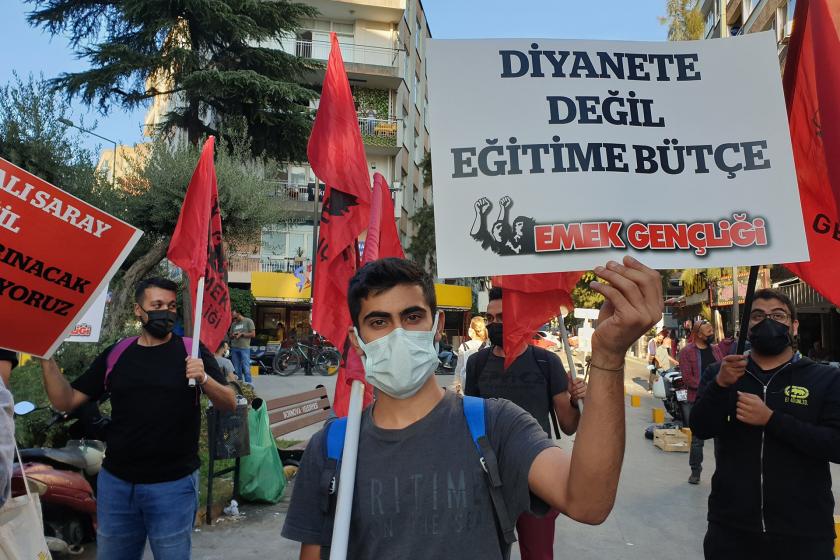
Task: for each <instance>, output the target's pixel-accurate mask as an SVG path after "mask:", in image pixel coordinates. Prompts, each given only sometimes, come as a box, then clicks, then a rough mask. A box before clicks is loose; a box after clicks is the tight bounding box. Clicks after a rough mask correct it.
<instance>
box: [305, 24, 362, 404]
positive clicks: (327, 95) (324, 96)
mask: <svg viewBox="0 0 840 560" xmlns="http://www.w3.org/2000/svg"><path fill="white" fill-rule="evenodd" d="M330 40H331V43H332V45H331V49H330V59H329V62H328V63H327V72H326V75H325V77H324V88H323V90H322V93H321V101H320V103H319V106H318V113H317V115H316V116H315V124H314V125H313V127H312V135H311V136H310V137H309V145H308V147H307V155H308V158H309V163H310V165H312V169H313V170H314V171H315V175H317V177H318V178H319V179H320V180H322V181H324V183H326V185H327V189H326V193H325V196H324V205H323V209H322V210H321V218H320V230H319V232H318V251H317V254H316V255H315V259H316V261H315V263H316V264H315V282H314V286H313V292H312V293H313V309H312V326H313V328H314V329H315V330H316V331H318V332H319V333H320V334H321V335H322V336H324V337H325V338H326V339H327V340H329V341H330V342H332V343H333V344H334V345H335V347H336V348H338V349H339V350H340V351H341V352H342V355H343V356H344V359H345V366H346V365H347V361H348V358H349V354H350V352H348V344H347V330H348V329H349V327H350V325H352V321H351V319H350V312H349V310H348V309H347V285H348V284H349V282H350V278H352V276H353V274H354V273H355V272H356V264H357V261H358V256H357V255H358V249H357V245H356V238H357V237H358V235H359V234H360V233H361V232H362V231H363V230H364V229H365V227H367V225H368V224H367V222H368V216H369V212H370V196H371V195H370V176H369V175H368V168H367V159H366V158H365V148H364V143H363V142H362V134H361V130H360V128H359V120H358V116H357V115H356V108H355V106H354V104H353V95H352V93H351V92H350V82H349V81H348V80H347V73H346V72H345V70H344V62H343V60H342V58H341V49H340V48H339V45H338V39H337V37H336V35H335V33H332V34H330ZM350 359H352V358H350ZM344 369H345V368H341V369H340V370H339V380H338V384H337V389H336V396H335V398H334V399H333V409H334V410H335V411H336V413H337V414H339V415H346V414H347V395H346V394H344V391H343V390H340V389H339V388H343V387H344V385H345V384H344V383H342V379H343V378H344V377H345V372H344Z"/></svg>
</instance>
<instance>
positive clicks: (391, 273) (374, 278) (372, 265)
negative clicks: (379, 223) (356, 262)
mask: <svg viewBox="0 0 840 560" xmlns="http://www.w3.org/2000/svg"><path fill="white" fill-rule="evenodd" d="M400 284H409V285H413V286H420V287H421V288H422V289H423V296H424V297H425V298H426V304H427V305H428V306H429V309H431V310H432V313H435V312H437V297H436V296H435V284H434V282H433V281H432V277H431V276H430V275H429V274H428V273H427V272H426V271H425V270H423V269H422V268H420V267H419V266H417V265H416V264H415V263H413V262H411V261H409V260H406V259H398V258H395V257H389V258H386V259H379V260H377V261H373V262H369V263H367V264H366V265H365V266H363V267H362V268H360V269H359V270H358V271H357V272H356V274H354V275H353V278H351V279H350V285H349V286H348V288H347V305H348V307H349V308H350V318H351V319H352V320H353V324H354V325H355V326H356V327H357V328H358V326H359V313H360V312H361V310H362V300H363V299H367V298H368V297H369V296H371V295H374V296H375V295H378V294H381V293H382V292H385V291H387V290H390V289H391V288H393V287H394V286H397V285H400Z"/></svg>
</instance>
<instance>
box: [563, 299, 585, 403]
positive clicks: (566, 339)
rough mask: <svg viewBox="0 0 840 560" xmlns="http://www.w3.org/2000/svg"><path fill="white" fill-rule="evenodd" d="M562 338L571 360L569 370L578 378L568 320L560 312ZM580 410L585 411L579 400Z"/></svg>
mask: <svg viewBox="0 0 840 560" xmlns="http://www.w3.org/2000/svg"><path fill="white" fill-rule="evenodd" d="M560 338H561V339H563V347H564V348H565V349H566V360H567V361H568V362H569V371H570V372H571V373H572V379H577V378H578V375H577V368H576V367H575V356H574V354H573V353H572V347H571V346H569V331H567V330H566V321H565V320H564V317H563V314H562V313H561V314H560ZM578 406H580V411H581V412H583V402H579V403H578Z"/></svg>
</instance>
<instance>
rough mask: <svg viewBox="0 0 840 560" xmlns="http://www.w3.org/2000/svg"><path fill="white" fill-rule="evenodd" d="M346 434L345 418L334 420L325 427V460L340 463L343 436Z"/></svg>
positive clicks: (342, 451) (342, 450)
mask: <svg viewBox="0 0 840 560" xmlns="http://www.w3.org/2000/svg"><path fill="white" fill-rule="evenodd" d="M346 432H347V418H346V417H345V418H336V419H335V420H333V421H332V422H330V423H329V424H328V425H327V459H333V460H334V461H341V456H342V455H343V454H344V434H345V433H346Z"/></svg>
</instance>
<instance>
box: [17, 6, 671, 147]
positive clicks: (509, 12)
mask: <svg viewBox="0 0 840 560" xmlns="http://www.w3.org/2000/svg"><path fill="white" fill-rule="evenodd" d="M2 1H3V4H4V8H5V9H4V12H3V17H2V18H0V84H6V83H8V82H9V81H10V80H11V78H12V72H13V71H16V72H17V73H18V74H19V75H20V76H21V77H22V78H23V79H24V80H25V79H26V76H27V75H28V74H30V73H32V74H34V75H36V76H37V75H38V74H39V73H40V74H43V76H44V77H45V78H54V77H56V76H58V75H60V74H61V73H62V72H73V71H79V70H84V69H85V68H87V65H86V61H84V60H78V59H77V58H76V56H75V54H74V53H73V51H72V50H71V49H70V47H69V45H68V43H67V40H66V38H64V37H50V35H49V34H47V33H45V32H43V31H41V30H40V29H36V28H33V27H31V26H29V24H28V23H27V22H26V13H27V12H28V11H30V10H31V9H32V4H28V3H26V2H24V1H23V0H2ZM422 2H423V7H424V9H425V10H426V18H427V20H428V22H429V28H430V29H431V32H432V37H433V38H440V39H456V38H463V39H469V38H491V37H499V38H501V37H517V38H532V37H533V38H563V39H615V40H632V41H664V40H665V39H666V34H667V29H666V27H665V26H663V25H660V24H659V22H658V20H657V17H658V16H660V15H663V13H664V11H665V0H586V1H580V0H422ZM71 109H72V117H71V120H73V121H74V122H76V123H79V122H81V121H83V122H84V123H85V125H86V127H88V128H94V129H95V131H96V132H97V133H98V134H100V135H101V136H104V137H106V138H110V139H112V140H116V141H117V142H118V143H120V144H134V143H136V142H142V141H143V140H144V139H143V136H142V123H143V117H144V115H145V110H144V109H140V110H136V111H133V112H125V111H123V110H122V109H120V108H119V107H115V108H114V109H112V111H111V112H110V113H109V114H108V115H102V114H100V113H98V111H97V110H96V109H93V110H89V109H88V108H86V107H85V106H84V105H82V104H81V103H80V102H78V101H75V102H73V103H72V105H71ZM83 136H84V137H86V145H87V147H88V148H90V149H91V150H95V151H97V152H98V151H99V150H100V148H104V149H107V147H108V146H107V144H106V145H103V142H102V141H101V140H99V139H97V138H95V137H92V136H89V135H83Z"/></svg>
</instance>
